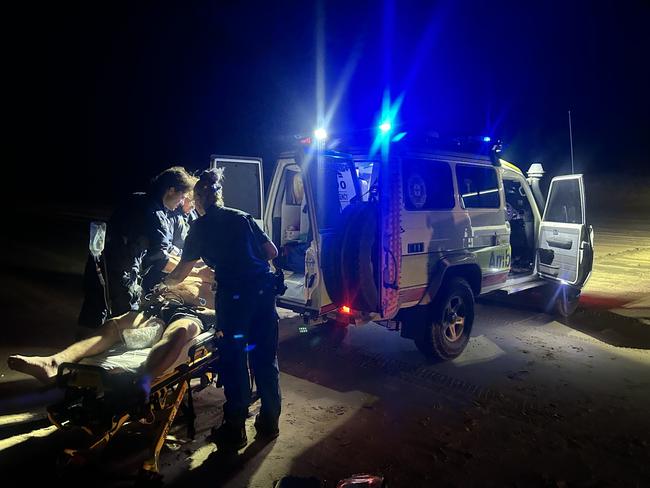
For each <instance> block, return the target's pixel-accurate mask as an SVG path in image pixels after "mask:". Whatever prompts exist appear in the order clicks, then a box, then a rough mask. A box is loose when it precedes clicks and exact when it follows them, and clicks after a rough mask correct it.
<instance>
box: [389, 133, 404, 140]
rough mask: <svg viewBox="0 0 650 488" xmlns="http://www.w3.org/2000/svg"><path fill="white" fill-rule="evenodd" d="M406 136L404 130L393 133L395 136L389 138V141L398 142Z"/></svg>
mask: <svg viewBox="0 0 650 488" xmlns="http://www.w3.org/2000/svg"><path fill="white" fill-rule="evenodd" d="M405 136H406V132H400V133H399V134H395V137H393V138H392V139H391V142H398V141H401V140H402V139H404V137H405Z"/></svg>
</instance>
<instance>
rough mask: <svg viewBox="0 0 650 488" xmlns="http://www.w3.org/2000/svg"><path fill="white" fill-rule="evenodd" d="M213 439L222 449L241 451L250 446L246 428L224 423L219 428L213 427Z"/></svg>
mask: <svg viewBox="0 0 650 488" xmlns="http://www.w3.org/2000/svg"><path fill="white" fill-rule="evenodd" d="M210 437H211V439H212V440H213V441H214V442H215V444H217V447H219V448H221V449H232V450H236V451H238V450H240V449H242V448H243V447H246V444H248V437H246V428H245V427H244V426H243V425H242V426H236V425H235V424H229V423H227V422H224V423H223V424H221V425H220V426H219V427H213V428H212V431H211V435H210Z"/></svg>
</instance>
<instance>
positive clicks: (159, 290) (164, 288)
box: [151, 281, 169, 295]
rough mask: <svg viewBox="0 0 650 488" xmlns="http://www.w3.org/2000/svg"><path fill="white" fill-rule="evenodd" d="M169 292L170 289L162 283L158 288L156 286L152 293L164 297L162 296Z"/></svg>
mask: <svg viewBox="0 0 650 488" xmlns="http://www.w3.org/2000/svg"><path fill="white" fill-rule="evenodd" d="M167 290H169V287H168V286H167V285H166V284H165V283H163V282H162V281H161V282H160V283H158V284H157V285H156V286H154V287H153V288H152V289H151V292H152V293H153V294H154V295H162V294H163V293H165V292H166V291H167Z"/></svg>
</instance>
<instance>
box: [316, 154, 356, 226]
mask: <svg viewBox="0 0 650 488" xmlns="http://www.w3.org/2000/svg"><path fill="white" fill-rule="evenodd" d="M316 169H317V171H316V172H315V174H316V175H317V176H316V184H315V185H313V187H312V188H313V190H314V198H315V200H316V218H317V219H318V226H319V227H320V229H321V230H322V229H327V228H331V227H334V226H335V225H336V223H337V222H338V217H339V215H340V214H341V211H342V210H343V209H344V208H345V207H347V206H348V205H349V204H350V202H351V201H352V200H353V199H355V198H356V197H357V185H358V183H357V182H356V180H357V175H356V171H353V164H352V161H350V160H348V159H340V158H331V157H323V158H320V160H318V161H317V166H316Z"/></svg>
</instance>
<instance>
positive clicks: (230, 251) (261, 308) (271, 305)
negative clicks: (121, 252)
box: [163, 169, 281, 449]
mask: <svg viewBox="0 0 650 488" xmlns="http://www.w3.org/2000/svg"><path fill="white" fill-rule="evenodd" d="M221 177H222V171H220V170H219V169H213V170H208V171H205V172H203V174H202V175H201V178H200V179H199V182H198V183H197V185H196V186H195V187H194V194H195V198H196V200H197V208H200V207H202V210H204V211H205V215H202V216H201V217H199V218H198V219H197V220H196V221H195V222H194V223H193V224H192V227H191V228H190V231H189V233H188V235H187V239H186V240H185V246H184V248H183V254H182V256H181V261H180V263H179V264H178V266H177V267H176V268H175V269H174V270H173V271H172V272H171V273H170V274H169V275H168V276H167V277H166V278H165V280H164V281H163V284H164V285H170V286H173V285H176V284H178V283H180V282H181V281H182V280H183V279H185V277H186V276H187V275H188V274H189V273H190V271H191V270H192V267H193V266H194V264H195V263H196V261H197V260H198V259H199V258H202V259H203V261H205V263H206V264H207V265H208V266H210V267H211V268H213V269H214V272H215V281H216V283H217V294H216V310H217V329H218V330H221V331H222V332H223V334H224V337H223V339H222V344H221V346H220V353H221V358H222V363H221V371H220V372H221V378H222V381H223V386H224V394H225V397H226V403H225V404H224V407H223V423H222V424H221V426H220V427H218V428H214V429H213V430H212V434H213V438H214V440H215V441H216V443H217V445H218V446H219V447H220V448H230V449H233V448H234V449H240V448H242V447H244V446H245V445H246V443H247V438H246V429H245V425H244V423H245V420H246V418H247V416H248V406H249V404H250V400H251V395H250V394H251V392H250V374H249V370H248V362H247V358H248V357H250V364H251V367H252V369H253V371H254V372H255V383H256V385H257V391H258V394H259V396H260V400H261V408H260V413H259V415H258V416H257V418H256V420H255V429H256V431H257V434H256V437H257V438H266V439H271V438H275V437H277V435H278V433H279V431H278V419H279V417H280V408H281V407H280V404H281V394H280V383H279V369H278V361H277V348H278V315H277V312H276V309H275V297H276V280H275V276H274V275H273V273H271V271H270V266H269V260H271V259H273V258H275V257H276V256H277V255H278V250H277V248H276V247H275V245H274V244H273V242H271V240H270V239H269V237H268V236H267V235H266V234H265V233H264V231H263V230H262V229H260V227H259V225H258V224H257V223H256V222H255V220H254V219H253V218H252V217H251V216H250V215H249V214H247V213H244V212H241V211H239V210H236V209H233V208H227V207H224V206H223V200H222V196H221V183H220V182H221Z"/></svg>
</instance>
